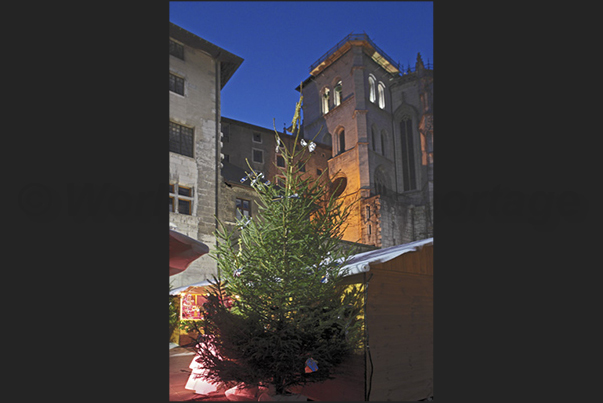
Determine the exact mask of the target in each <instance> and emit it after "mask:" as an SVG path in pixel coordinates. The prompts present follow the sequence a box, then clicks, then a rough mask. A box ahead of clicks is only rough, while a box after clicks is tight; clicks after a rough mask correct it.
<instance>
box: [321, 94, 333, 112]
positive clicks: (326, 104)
mask: <svg viewBox="0 0 603 403" xmlns="http://www.w3.org/2000/svg"><path fill="white" fill-rule="evenodd" d="M330 96H331V92H330V91H329V89H328V88H325V89H324V90H323V93H322V113H323V114H327V113H329V97H330Z"/></svg>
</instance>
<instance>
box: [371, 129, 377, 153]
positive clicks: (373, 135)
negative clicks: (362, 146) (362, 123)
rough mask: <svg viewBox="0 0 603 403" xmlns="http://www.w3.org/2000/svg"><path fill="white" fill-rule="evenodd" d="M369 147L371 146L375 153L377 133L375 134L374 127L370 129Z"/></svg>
mask: <svg viewBox="0 0 603 403" xmlns="http://www.w3.org/2000/svg"><path fill="white" fill-rule="evenodd" d="M371 145H372V146H373V151H377V133H375V127H374V126H373V127H371Z"/></svg>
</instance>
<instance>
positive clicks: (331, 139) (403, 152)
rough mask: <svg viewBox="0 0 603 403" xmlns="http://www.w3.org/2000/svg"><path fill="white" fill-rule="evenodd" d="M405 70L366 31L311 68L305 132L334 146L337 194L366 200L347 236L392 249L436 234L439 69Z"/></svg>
mask: <svg viewBox="0 0 603 403" xmlns="http://www.w3.org/2000/svg"><path fill="white" fill-rule="evenodd" d="M430 67H431V66H429V65H428V66H425V64H424V63H423V61H422V59H421V56H420V54H419V55H417V61H416V64H415V67H414V68H413V69H411V68H410V66H409V67H408V68H407V70H406V71H404V70H403V69H402V68H401V67H400V66H399V64H398V63H396V62H394V61H393V59H392V58H391V57H389V56H388V55H387V54H385V52H383V51H382V50H381V49H380V48H378V47H377V46H376V45H375V44H374V43H373V41H372V40H371V39H370V38H369V37H368V35H366V34H350V35H348V36H346V37H345V38H344V39H343V40H342V41H341V42H339V43H338V44H337V45H335V46H334V47H333V48H332V49H331V50H329V51H328V52H327V53H326V54H325V55H324V56H322V57H321V58H320V59H319V60H317V61H316V62H315V63H314V64H312V66H310V76H309V77H308V78H307V79H306V80H305V81H304V82H303V83H302V85H301V86H300V87H298V88H297V90H298V91H301V92H302V94H303V96H304V102H303V132H304V136H305V138H307V139H313V138H314V137H315V136H316V135H317V133H318V136H317V137H316V138H315V141H317V142H318V143H322V144H325V145H330V146H331V148H332V155H331V158H329V160H328V168H329V174H330V178H331V180H332V182H333V184H334V185H338V193H340V194H338V196H339V197H344V198H346V200H348V201H350V202H351V200H353V199H354V198H357V197H358V198H360V202H359V203H358V204H357V205H356V207H355V209H354V212H353V214H352V216H351V217H350V221H349V226H348V228H347V230H346V233H345V236H344V239H345V240H347V241H352V242H360V243H363V244H367V245H375V246H380V247H388V246H392V245H397V244H401V243H405V242H411V241H413V240H417V239H422V238H427V237H430V236H433V207H432V206H433V69H432V68H430Z"/></svg>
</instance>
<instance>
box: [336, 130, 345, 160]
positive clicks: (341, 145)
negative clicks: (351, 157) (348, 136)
mask: <svg viewBox="0 0 603 403" xmlns="http://www.w3.org/2000/svg"><path fill="white" fill-rule="evenodd" d="M337 140H338V149H337V154H341V153H343V152H344V151H345V130H344V129H341V131H340V132H339V134H338V135H337Z"/></svg>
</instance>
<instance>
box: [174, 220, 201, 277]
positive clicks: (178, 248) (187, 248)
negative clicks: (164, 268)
mask: <svg viewBox="0 0 603 403" xmlns="http://www.w3.org/2000/svg"><path fill="white" fill-rule="evenodd" d="M208 252H209V247H208V246H207V245H205V244H204V243H202V242H199V241H197V240H196V239H193V238H190V237H188V236H186V235H184V234H181V233H179V232H176V231H174V230H170V276H173V275H174V274H178V273H181V272H183V271H184V270H186V269H187V267H188V266H190V264H191V263H192V262H193V261H194V260H196V259H198V258H199V257H201V256H203V255H205V254H206V253H208Z"/></svg>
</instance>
